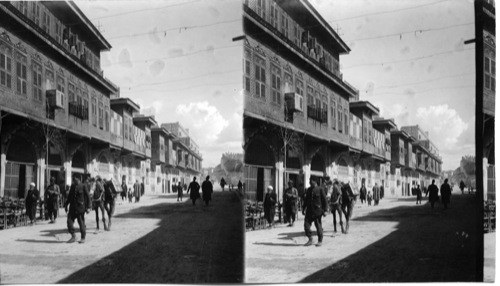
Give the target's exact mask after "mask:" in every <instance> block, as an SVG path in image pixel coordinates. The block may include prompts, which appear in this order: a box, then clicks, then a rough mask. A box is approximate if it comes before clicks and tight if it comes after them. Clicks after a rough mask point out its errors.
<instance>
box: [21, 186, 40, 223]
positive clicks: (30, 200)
mask: <svg viewBox="0 0 500 286" xmlns="http://www.w3.org/2000/svg"><path fill="white" fill-rule="evenodd" d="M39 199H40V192H39V191H38V190H37V189H36V188H34V189H33V190H28V194H27V195H26V200H25V201H24V204H25V205H26V214H27V215H28V217H29V218H30V219H31V220H33V219H34V218H35V217H36V206H37V203H38V200H39Z"/></svg>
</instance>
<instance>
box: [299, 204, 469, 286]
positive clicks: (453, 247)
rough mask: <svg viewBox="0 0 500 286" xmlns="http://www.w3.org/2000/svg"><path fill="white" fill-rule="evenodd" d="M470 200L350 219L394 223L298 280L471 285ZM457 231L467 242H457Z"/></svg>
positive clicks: (458, 237) (462, 240)
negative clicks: (388, 231)
mask: <svg viewBox="0 0 500 286" xmlns="http://www.w3.org/2000/svg"><path fill="white" fill-rule="evenodd" d="M474 200H475V198H473V197H471V196H453V197H452V205H451V208H450V209H448V210H446V211H445V210H443V209H442V207H441V206H440V207H439V208H436V209H434V210H431V208H430V206H429V205H428V204H425V205H422V206H404V207H397V208H392V209H384V210H379V211H375V212H372V213H371V214H369V215H367V216H363V217H358V218H355V219H353V222H355V221H358V222H369V223H377V222H383V221H395V222H398V225H397V229H396V230H395V231H393V232H392V233H391V234H389V235H388V236H386V237H384V238H382V239H380V240H378V241H377V242H375V243H373V244H371V245H369V246H367V247H365V248H364V249H362V250H360V251H358V252H357V253H354V254H352V255H350V256H348V257H346V258H345V259H342V260H340V261H338V262H337V263H334V264H333V265H330V266H328V267H326V268H324V269H322V270H319V271H317V272H316V273H313V274H311V275H309V276H308V277H306V278H305V279H303V280H302V281H301V282H316V283H325V282H430V281H434V282H442V281H447V282H454V281H475V280H476V262H475V261H476V259H475V257H476V248H475V244H476V243H477V240H478V239H479V238H477V237H476V236H477V232H476V225H475V218H474V217H475V209H474V206H475V202H474ZM353 227H354V223H353V225H351V229H352V228H353ZM462 232H464V233H466V234H467V235H468V238H467V239H461V238H460V236H461V234H462ZM349 235H352V233H350V234H349ZM462 243H463V245H462Z"/></svg>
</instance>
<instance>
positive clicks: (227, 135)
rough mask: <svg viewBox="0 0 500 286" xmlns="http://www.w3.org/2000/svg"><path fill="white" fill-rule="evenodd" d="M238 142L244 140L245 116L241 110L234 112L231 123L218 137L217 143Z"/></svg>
mask: <svg viewBox="0 0 500 286" xmlns="http://www.w3.org/2000/svg"><path fill="white" fill-rule="evenodd" d="M235 142H236V143H238V144H239V146H241V143H242V142H243V116H242V115H241V112H234V113H233V114H232V116H231V118H230V120H229V124H228V125H227V126H226V127H225V128H224V130H222V132H221V133H220V135H219V138H218V139H217V143H222V144H223V143H230V144H235Z"/></svg>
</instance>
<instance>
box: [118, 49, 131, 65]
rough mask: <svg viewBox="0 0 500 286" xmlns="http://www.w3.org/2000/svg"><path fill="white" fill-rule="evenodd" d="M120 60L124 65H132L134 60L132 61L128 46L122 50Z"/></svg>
mask: <svg viewBox="0 0 500 286" xmlns="http://www.w3.org/2000/svg"><path fill="white" fill-rule="evenodd" d="M118 62H119V63H120V65H121V66H122V67H127V68H131V67H132V62H131V61H130V52H129V50H128V49H127V48H125V49H122V50H121V52H120V54H119V55H118Z"/></svg>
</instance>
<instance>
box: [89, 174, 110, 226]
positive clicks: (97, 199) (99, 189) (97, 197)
mask: <svg viewBox="0 0 500 286" xmlns="http://www.w3.org/2000/svg"><path fill="white" fill-rule="evenodd" d="M103 197H104V186H103V185H102V179H101V177H99V176H97V177H96V182H95V188H94V193H93V194H92V209H93V210H94V211H95V222H96V229H97V230H99V212H101V215H102V224H103V225H104V230H106V231H107V230H108V227H107V225H106V215H105V210H104V203H103Z"/></svg>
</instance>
